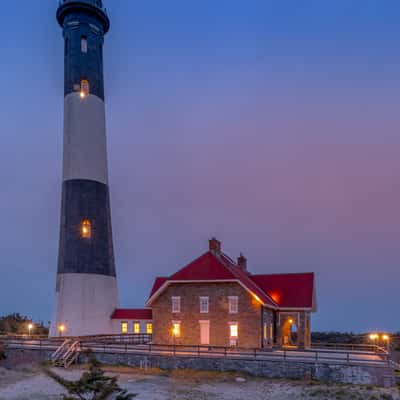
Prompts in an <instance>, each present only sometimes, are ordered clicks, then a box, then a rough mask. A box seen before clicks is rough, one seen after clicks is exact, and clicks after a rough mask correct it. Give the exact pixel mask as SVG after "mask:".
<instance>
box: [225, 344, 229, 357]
mask: <svg viewBox="0 0 400 400" xmlns="http://www.w3.org/2000/svg"><path fill="white" fill-rule="evenodd" d="M224 353H225V357H226V356H227V355H228V354H227V348H226V346H225V347H224Z"/></svg>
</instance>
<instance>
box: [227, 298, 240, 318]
mask: <svg viewBox="0 0 400 400" xmlns="http://www.w3.org/2000/svg"><path fill="white" fill-rule="evenodd" d="M228 300H229V314H237V313H238V303H239V299H238V297H237V296H229V297H228Z"/></svg>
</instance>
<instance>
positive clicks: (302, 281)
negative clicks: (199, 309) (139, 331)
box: [147, 251, 315, 309]
mask: <svg viewBox="0 0 400 400" xmlns="http://www.w3.org/2000/svg"><path fill="white" fill-rule="evenodd" d="M186 281H187V282H194V281H203V282H204V281H234V282H238V283H239V284H241V285H242V286H243V287H244V288H245V289H246V290H248V291H249V292H250V293H251V294H252V295H253V296H254V297H256V298H258V300H259V301H261V302H262V303H263V304H264V305H265V306H269V307H272V308H310V309H312V308H313V307H314V306H315V305H314V274H313V273H305V274H277V275H252V274H250V273H249V272H248V271H243V270H242V269H240V268H239V267H238V266H237V264H236V263H235V262H234V261H233V260H232V259H230V258H229V257H228V256H227V255H225V254H223V253H220V254H215V253H214V252H212V251H208V252H207V253H204V254H203V255H202V256H200V257H199V258H197V259H196V260H194V261H192V262H191V263H189V264H188V265H186V266H185V267H183V268H182V269H180V270H179V271H177V272H176V273H175V274H173V275H171V276H170V277H157V278H156V280H155V282H154V285H153V288H152V290H151V293H150V297H149V300H148V303H147V304H151V302H152V301H153V299H154V298H155V297H156V296H157V294H156V292H160V293H161V292H162V290H163V288H164V287H166V286H167V285H168V284H169V283H174V282H186ZM160 289H161V290H160Z"/></svg>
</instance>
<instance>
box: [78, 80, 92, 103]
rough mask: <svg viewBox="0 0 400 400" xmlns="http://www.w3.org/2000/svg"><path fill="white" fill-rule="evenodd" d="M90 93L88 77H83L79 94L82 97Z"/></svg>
mask: <svg viewBox="0 0 400 400" xmlns="http://www.w3.org/2000/svg"><path fill="white" fill-rule="evenodd" d="M89 93H90V86H89V81H88V80H87V79H82V80H81V89H80V93H79V95H80V96H81V98H82V99H83V98H85V97H87V96H89Z"/></svg>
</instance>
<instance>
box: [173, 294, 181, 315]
mask: <svg viewBox="0 0 400 400" xmlns="http://www.w3.org/2000/svg"><path fill="white" fill-rule="evenodd" d="M172 312H173V313H180V312H181V298H180V297H177V296H172Z"/></svg>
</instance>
